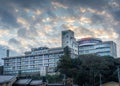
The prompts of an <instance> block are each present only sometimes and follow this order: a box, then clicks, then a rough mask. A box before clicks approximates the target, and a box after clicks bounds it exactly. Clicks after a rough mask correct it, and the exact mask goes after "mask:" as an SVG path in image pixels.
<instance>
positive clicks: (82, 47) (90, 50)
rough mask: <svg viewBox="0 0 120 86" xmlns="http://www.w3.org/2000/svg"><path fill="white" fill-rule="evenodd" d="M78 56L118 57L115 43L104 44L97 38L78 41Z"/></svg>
mask: <svg viewBox="0 0 120 86" xmlns="http://www.w3.org/2000/svg"><path fill="white" fill-rule="evenodd" d="M78 54H79V55H84V54H96V55H99V56H112V57H117V51H116V44H115V43H114V42H113V41H105V42H102V41H101V40H100V39H97V38H84V39H81V40H79V41H78Z"/></svg>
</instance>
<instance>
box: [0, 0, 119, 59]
mask: <svg viewBox="0 0 120 86" xmlns="http://www.w3.org/2000/svg"><path fill="white" fill-rule="evenodd" d="M68 29H70V30H72V31H74V32H75V37H76V39H77V40H78V39H80V38H84V37H95V38H100V39H102V40H103V41H108V40H109V41H114V42H116V44H117V51H118V56H119V57H120V54H119V52H120V50H119V48H120V45H119V44H120V0H0V56H1V58H2V57H4V55H5V49H10V50H11V51H10V52H11V54H10V55H11V56H14V55H22V54H23V53H24V52H25V51H29V50H30V49H31V48H33V47H42V46H48V47H49V48H51V47H60V46H61V31H63V30H68Z"/></svg>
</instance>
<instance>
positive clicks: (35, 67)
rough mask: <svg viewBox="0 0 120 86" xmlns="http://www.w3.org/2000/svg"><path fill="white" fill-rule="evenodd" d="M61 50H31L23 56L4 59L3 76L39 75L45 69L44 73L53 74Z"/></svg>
mask: <svg viewBox="0 0 120 86" xmlns="http://www.w3.org/2000/svg"><path fill="white" fill-rule="evenodd" d="M62 55H63V48H51V49H49V48H47V47H40V48H32V49H31V51H29V52H25V55H24V56H16V57H6V58H3V59H4V74H18V73H19V72H20V73H24V74H29V73H34V74H35V73H40V72H41V71H43V70H42V69H41V68H42V67H45V71H44V72H46V73H54V72H55V67H56V66H57V62H58V60H59V58H60V57H61V56H62Z"/></svg>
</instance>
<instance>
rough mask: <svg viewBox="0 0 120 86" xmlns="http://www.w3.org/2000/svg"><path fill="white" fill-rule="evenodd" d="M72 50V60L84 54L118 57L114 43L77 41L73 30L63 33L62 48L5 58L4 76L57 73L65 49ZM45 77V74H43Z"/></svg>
mask: <svg viewBox="0 0 120 86" xmlns="http://www.w3.org/2000/svg"><path fill="white" fill-rule="evenodd" d="M67 46H68V48H69V50H70V54H71V58H75V57H76V56H77V55H83V54H97V55H100V56H107V55H109V56H112V57H117V55H116V44H115V43H114V42H113V41H105V42H103V41H101V40H100V39H96V38H85V39H81V40H79V41H76V39H75V37H74V32H73V31H71V30H66V31H62V47H58V48H48V47H39V48H32V49H31V51H27V52H25V55H23V56H14V57H9V55H7V57H5V58H3V60H4V74H18V73H23V74H29V73H30V74H32V73H33V74H36V73H40V74H42V73H50V74H51V73H55V67H56V66H57V62H58V61H59V59H60V57H61V56H62V55H64V48H65V47H67ZM43 75H44V74H43Z"/></svg>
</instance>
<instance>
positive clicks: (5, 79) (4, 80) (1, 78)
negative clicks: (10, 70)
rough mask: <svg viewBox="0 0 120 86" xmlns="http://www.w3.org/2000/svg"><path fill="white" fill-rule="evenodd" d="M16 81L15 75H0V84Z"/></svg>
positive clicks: (6, 85)
mask: <svg viewBox="0 0 120 86" xmlns="http://www.w3.org/2000/svg"><path fill="white" fill-rule="evenodd" d="M15 81H16V76H10V75H9V76H8V75H0V86H12V85H13V83H14V82H15Z"/></svg>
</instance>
